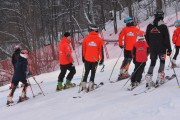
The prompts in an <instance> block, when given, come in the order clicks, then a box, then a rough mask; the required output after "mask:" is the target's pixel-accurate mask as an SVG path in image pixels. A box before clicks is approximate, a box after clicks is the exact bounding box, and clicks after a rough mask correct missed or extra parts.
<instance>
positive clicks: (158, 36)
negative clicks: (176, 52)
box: [145, 11, 172, 88]
mask: <svg viewBox="0 0 180 120" xmlns="http://www.w3.org/2000/svg"><path fill="white" fill-rule="evenodd" d="M154 16H155V19H154V21H153V23H150V24H149V25H148V26H147V29H146V41H147V43H148V45H149V48H150V59H151V64H150V67H149V70H148V73H147V74H146V76H145V79H146V81H147V84H146V87H148V88H150V87H152V86H153V85H154V83H153V81H152V76H153V70H154V67H155V64H156V60H157V57H159V59H160V66H159V70H158V76H157V80H156V84H155V85H160V84H163V83H164V76H165V73H164V66H165V59H166V54H167V56H170V55H171V52H172V50H171V44H170V37H169V31H168V28H167V26H166V25H165V24H164V22H163V18H164V13H163V12H162V11H156V13H155V14H154Z"/></svg>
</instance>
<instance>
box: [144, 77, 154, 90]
mask: <svg viewBox="0 0 180 120" xmlns="http://www.w3.org/2000/svg"><path fill="white" fill-rule="evenodd" d="M145 80H146V82H147V83H146V88H148V89H150V88H151V87H153V86H154V82H153V81H152V74H146V76H145Z"/></svg>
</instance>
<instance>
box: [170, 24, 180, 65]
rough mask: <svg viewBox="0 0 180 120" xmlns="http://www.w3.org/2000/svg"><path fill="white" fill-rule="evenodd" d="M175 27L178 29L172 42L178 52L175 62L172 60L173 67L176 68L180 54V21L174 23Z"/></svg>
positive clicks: (174, 58)
mask: <svg viewBox="0 0 180 120" xmlns="http://www.w3.org/2000/svg"><path fill="white" fill-rule="evenodd" d="M174 26H175V27H176V29H175V30H174V33H173V38H172V42H173V44H174V45H175V48H176V52H175V54H174V57H173V60H172V67H173V68H174V67H176V66H177V65H176V58H177V56H178V54H179V49H180V20H176V21H175V22H174Z"/></svg>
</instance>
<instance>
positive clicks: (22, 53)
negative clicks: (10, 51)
mask: <svg viewBox="0 0 180 120" xmlns="http://www.w3.org/2000/svg"><path fill="white" fill-rule="evenodd" d="M28 54H29V52H28V51H27V50H21V52H20V56H21V57H23V58H26V59H27V58H28Z"/></svg>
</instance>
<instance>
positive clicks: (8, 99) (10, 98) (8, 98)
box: [6, 96, 14, 105]
mask: <svg viewBox="0 0 180 120" xmlns="http://www.w3.org/2000/svg"><path fill="white" fill-rule="evenodd" d="M12 103H14V101H13V100H12V97H9V96H8V97H7V103H6V104H7V105H10V104H12Z"/></svg>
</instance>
